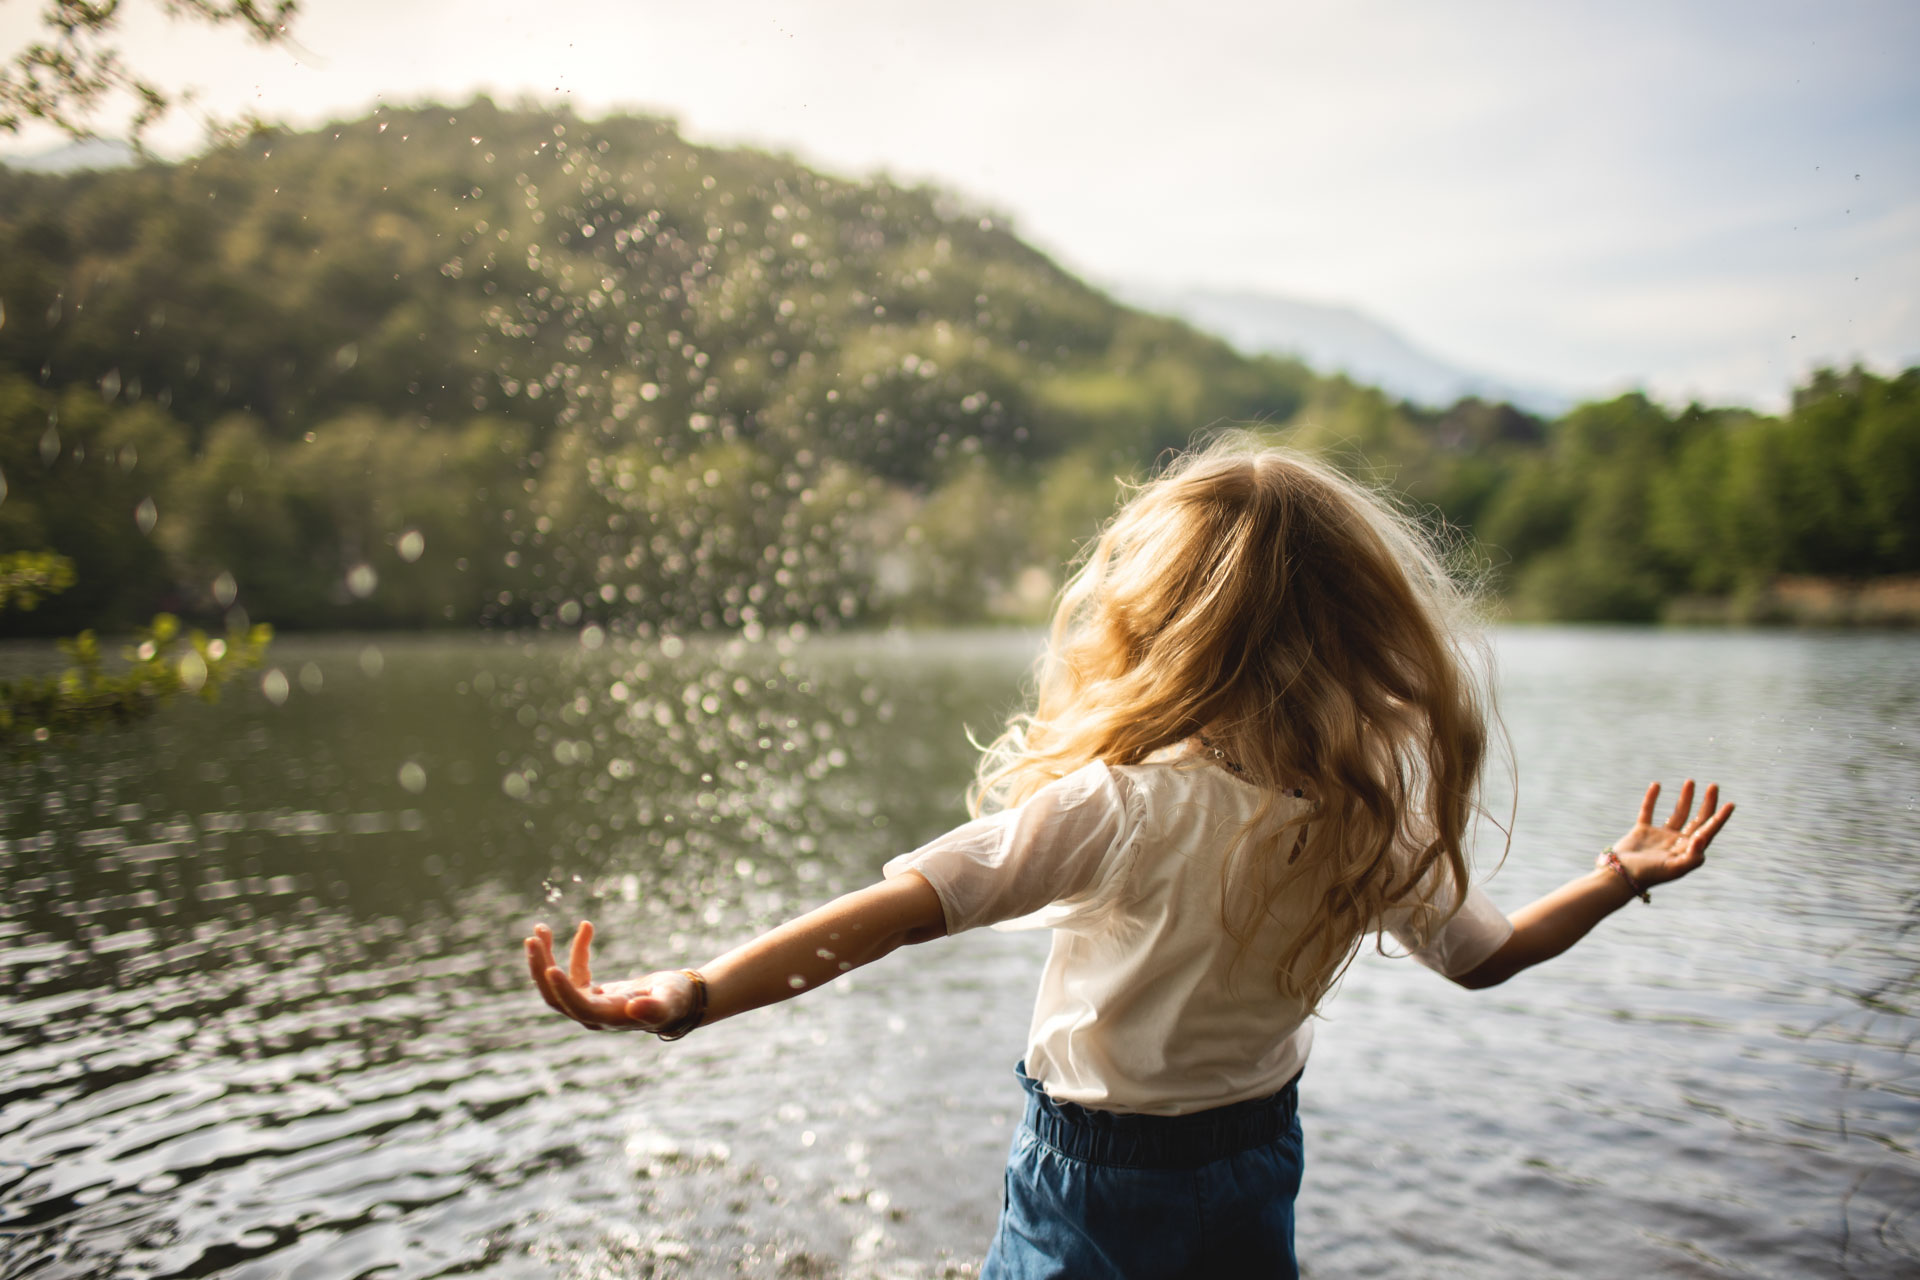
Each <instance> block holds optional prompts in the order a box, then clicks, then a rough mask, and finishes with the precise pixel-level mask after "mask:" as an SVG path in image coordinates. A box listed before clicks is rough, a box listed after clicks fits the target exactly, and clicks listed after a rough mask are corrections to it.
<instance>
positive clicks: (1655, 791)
mask: <svg viewBox="0 0 1920 1280" xmlns="http://www.w3.org/2000/svg"><path fill="white" fill-rule="evenodd" d="M1659 799H1660V784H1659V783H1657V782H1654V783H1649V784H1648V786H1647V795H1646V798H1645V799H1644V800H1642V801H1641V802H1640V823H1639V825H1641V826H1643V827H1650V826H1652V825H1653V806H1654V805H1655V804H1656V803H1657V802H1658V801H1659Z"/></svg>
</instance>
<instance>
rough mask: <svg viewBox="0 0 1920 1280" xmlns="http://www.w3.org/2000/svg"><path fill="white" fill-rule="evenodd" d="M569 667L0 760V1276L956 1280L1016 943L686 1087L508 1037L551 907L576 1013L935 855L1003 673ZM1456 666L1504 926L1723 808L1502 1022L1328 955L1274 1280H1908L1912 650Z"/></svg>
mask: <svg viewBox="0 0 1920 1280" xmlns="http://www.w3.org/2000/svg"><path fill="white" fill-rule="evenodd" d="M588 639H589V645H579V644H574V643H571V642H569V643H566V644H562V643H560V642H557V641H545V642H542V643H539V644H535V645H524V644H521V643H518V642H514V641H508V640H501V639H478V638H453V639H444V638H441V639H431V640H394V639H389V638H379V639H377V640H368V639H328V640H317V641H315V640H283V641H282V642H281V643H280V644H279V645H277V646H276V652H275V661H276V662H278V663H280V664H281V667H282V668H283V669H284V674H285V676H286V684H285V685H284V686H283V687H284V688H285V689H286V690H287V693H286V695H285V696H284V701H283V703H282V705H278V706H276V705H275V704H274V703H273V702H272V701H269V700H268V699H267V698H266V697H265V696H263V695H261V694H260V693H259V692H258V691H256V690H252V689H249V690H241V691H236V693H235V695H233V696H229V698H228V699H227V700H226V701H225V702H224V703H223V704H221V705H220V706H219V707H216V708H211V709H205V708H197V707H195V708H181V709H179V710H178V711H177V712H176V713H174V714H170V715H168V716H165V717H163V718H162V719H161V720H159V721H158V722H155V723H153V724H150V725H146V726H143V727H141V728H140V729H138V730H136V731H135V732H133V733H130V734H127V735H123V736H118V737H110V738H99V739H93V740H88V741H85V742H81V743H78V744H75V745H73V746H71V747H67V748H63V749H62V750H61V751H59V752H58V753H55V754H51V755H47V756H43V757H41V758H40V759H38V760H37V761H33V762H30V763H28V764H26V765H17V766H15V767H12V768H10V769H9V771H8V773H7V776H6V780H5V782H4V784H3V785H0V806H4V813H3V814H0V821H3V823H4V826H3V827H0V841H3V842H4V843H0V886H4V890H5V892H4V894H0V938H4V948H5V949H4V951H3V952H0V965H4V969H5V972H6V978H7V985H6V988H5V994H4V996H0V1055H3V1056H0V1274H4V1275H7V1276H14V1275H28V1274H32V1275H39V1276H56V1275H57V1276H66V1275H74V1276H78V1275H110V1276H206V1275H220V1276H255V1275H258V1276H266V1275H275V1276H279V1275H316V1276H350V1275H362V1274H379V1275H382V1276H429V1275H443V1274H478V1275H489V1276H507V1275H511V1276H568V1277H571V1276H597V1275H695V1276H705V1275H759V1276H836V1275H887V1276H893V1275H902V1276H910V1275H941V1274H968V1273H969V1272H970V1270H971V1266H972V1261H973V1260H974V1259H976V1258H977V1257H978V1254H979V1251H980V1250H981V1249H982V1247H983V1246H984V1244H985V1241H986V1238H987V1235H988V1234H989V1232H990V1231H991V1227H992V1220H993V1215H994V1213H995V1212H996V1210H997V1208H998V1204H999V1165H1000V1160H1001V1154H1002V1152H1003V1150H1004V1145H1005V1142H1006V1139H1007V1135H1008V1132H1009V1128H1010V1125H1011V1123H1012V1120H1013V1116H1014V1113H1015V1110H1016V1107H1017V1101H1018V1094H1017V1090H1016V1089H1015V1087H1014V1086H1013V1083H1012V1080H1011V1076H1010V1074H1009V1066H1010V1064H1011V1062H1012V1060H1013V1058H1014V1057H1015V1056H1016V1055H1017V1053H1018V1050H1019V1044H1020V1039H1021V1035H1022V1033H1023V1031H1024V1027H1025V1021H1026V1012H1027V1005H1028V1001H1029V1000H1030V997H1031V987H1032V982H1033V980H1034V977H1035V975H1036V973H1037V969H1038V964H1039V960H1040V952H1039V950H1038V948H1043V947H1044V940H1043V939H1039V938H1036V937H1034V936H1031V935H998V934H982V935H969V936H968V937H965V938H962V939H958V940H953V941H950V942H944V943H939V944H934V945H932V946H928V947H922V948H917V949H915V950H914V951H912V952H910V953H908V954H905V955H902V956H898V957H895V958H894V959H892V960H890V961H888V962H887V963H886V964H885V965H883V966H881V967H879V968H877V969H875V970H870V971H866V972H863V973H860V974H856V975H853V976H852V977H851V978H850V979H847V980H843V981H842V982H840V983H836V984H835V985H834V986H832V987H829V988H827V989H826V990H824V991H823V992H821V993H818V994H816V995H813V996H810V997H809V998H808V999H806V1000H802V1001H798V1002H795V1003H792V1004H789V1005H785V1006H782V1007H780V1008H777V1009H773V1010H767V1011H763V1012H761V1013H758V1014H755V1015H752V1016H749V1017H747V1018H743V1019H739V1020H736V1021H733V1022H729V1023H724V1024H720V1025H718V1026H715V1027H712V1028H708V1029H704V1030H702V1031H701V1032H699V1033H697V1034H696V1035H695V1036H693V1037H692V1038H690V1039H689V1040H687V1041H686V1042H684V1043H682V1044H679V1045H675V1046H663V1045H658V1044H655V1043H654V1042H653V1041H651V1040H650V1039H646V1038H642V1037H634V1036H613V1035H603V1036H596V1035H592V1034H590V1033H587V1032H585V1031H582V1030H579V1029H577V1028H574V1027H573V1026H572V1025H571V1024H568V1023H565V1022H563V1021H561V1020H560V1019H558V1018H557V1017H555V1016H554V1015H552V1014H550V1013H548V1012H547V1011H546V1010H545V1008H544V1006H541V1005H540V1004H539V1003H538V1001H537V1000H536V999H535V998H534V997H533V996H532V994H531V990H530V988H528V987H527V985H526V983H525V978H524V971H523V969H522V967H521V962H520V959H519V956H518V953H517V951H516V948H515V945H514V944H515V939H516V938H517V937H518V936H519V935H520V934H521V933H522V932H523V931H524V930H525V928H526V926H527V924H528V922H529V921H530V920H531V919H533V918H535V917H536V916H539V917H545V918H549V919H552V920H555V921H562V920H570V919H571V918H573V917H574V916H576V915H579V914H584V913H589V912H590V913H592V914H593V915H594V917H595V918H596V919H597V920H598V921H599V922H600V924H601V927H602V936H603V939H604V946H603V948H602V950H603V952H604V955H603V957H602V964H603V966H604V967H605V968H606V970H607V971H608V972H624V971H630V970H633V969H638V968H642V967H645V966H650V965H654V964H666V963H677V962H685V961H697V960H699V959H703V958H705V957H706V956H708V955H710V954H712V953H714V952H715V951H717V950H719V949H721V948H723V947H725V946H727V945H730V944H731V943H732V942H734V941H737V940H739V938H740V937H741V936H742V935H743V934H744V933H746V932H748V931H749V930H751V929H753V928H755V927H757V926H760V925H763V924H766V923H768V922H771V921H773V920H775V919H777V918H779V917H781V916H783V915H784V914H786V913H788V912H790V911H792V910H794V909H796V908H798V907H800V906H802V905H805V904H808V903H811V902H813V901H815V900H818V899H821V898H824V897H827V896H830V895H831V894H833V893H835V892H837V891H839V890H841V889H844V888H847V887H851V886H853V885H856V884H859V883H862V882H864V881H865V880H867V879H868V878H869V877H871V876H872V875H873V874H874V873H875V872H876V870H877V868H878V866H879V864H880V863H881V862H882V861H883V860H884V859H885V858H887V857H888V856H890V855H891V854H893V853H895V852H898V851H899V850H901V849H904V848H910V847H912V846H913V845H914V844H917V843H918V842H920V841H921V840H923V839H925V838H926V837H927V836H929V835H931V834H933V833H934V832H937V831H939V830H941V829H943V828H944V827H945V826H947V825H950V824H951V823H953V822H955V821H957V820H958V819H959V818H960V817H961V816H962V811H961V806H960V796H961V791H962V788H963V787H964V785H965V781H966V777H967V773H968V769H969V766H970V763H971V754H970V749H969V748H968V745H967V742H966V739H965V736H964V732H963V729H964V727H966V726H971V727H972V728H973V729H974V730H975V731H976V732H979V731H982V730H987V729H990V728H992V727H993V726H994V725H996V724H997V722H998V721H999V719H1000V717H1001V715H1002V714H1003V713H1004V711H1005V710H1006V709H1007V706H1008V705H1009V704H1010V702H1011V701H1012V700H1013V698H1014V697H1015V694H1016V690H1017V685H1018V681H1019V678H1020V673H1021V671H1022V669H1023V667H1024V665H1025V662H1026V660H1027V658H1028V657H1029V655H1030V645H1031V640H1030V639H1029V638H1027V637H1024V636H979V635H927V636H914V637H894V636H876V637H867V638H858V639H842V640H834V641H818V640H815V641H809V642H806V643H794V642H789V641H783V642H781V643H779V644H775V643H773V642H767V643H764V644H761V645H757V646H751V647H748V646H740V645H725V644H717V643H716V644H708V645H702V644H700V643H697V642H687V643H685V644H682V643H680V642H677V641H670V642H667V644H666V645H665V646H664V647H663V646H662V645H660V644H648V645H633V644H630V643H627V642H623V641H619V640H616V639H614V638H611V637H604V636H600V635H590V636H589V638H588ZM589 646H592V647H589ZM1499 650H1500V657H1501V671H1502V681H1501V685H1502V706H1503V710H1504V712H1505V714H1506V717H1507V721H1508V725H1509V727H1510V729H1511V731H1512V734H1513V737H1514V740H1515V748H1516V755H1517V757H1518V759H1519V761H1520V782H1521V803H1520V807H1519V811H1518V818H1517V823H1516V830H1515V838H1514V842H1513V846H1512V851H1511V853H1510V854H1509V856H1508V857H1507V860H1506V862H1505V864H1504V866H1502V867H1501V869H1500V871H1499V872H1498V874H1497V876H1496V877H1495V879H1494V881H1493V884H1492V892H1493V893H1494V896H1495V897H1496V898H1498V899H1499V900H1501V901H1502V902H1503V903H1506V904H1508V905H1517V904H1518V903H1519V902H1522V901H1524V900H1526V899H1527V898H1528V897H1531V896H1532V895H1534V894H1535V893H1537V892H1540V891H1542V890H1544V889H1546V888H1548V887H1550V886H1551V885H1552V884H1554V883H1557V882H1558V881H1559V880H1560V879H1563V878H1565V876H1567V875H1568V874H1571V873H1572V872H1574V871H1576V870H1578V869H1580V868H1581V867H1583V866H1584V865H1585V864H1586V863H1587V862H1589V861H1590V859H1591V857H1592V854H1593V852H1594V851H1595V850H1596V849H1597V848H1598V847H1599V846H1600V845H1601V844H1603V843H1605V841H1606V840H1607V839H1609V838H1610V837H1611V836H1613V835H1614V834H1617V830H1618V828H1619V827H1620V825H1621V821H1622V815H1623V814H1625V813H1627V812H1630V809H1631V805H1632V803H1633V801H1634V799H1635V798H1636V797H1637V792H1638V788H1639V787H1640V785H1642V784H1643V783H1644V781H1645V780H1646V778H1648V777H1652V776H1662V777H1666V778H1669V779H1672V780H1676V781H1677V779H1678V778H1679V777H1680V776H1681V771H1682V770H1685V769H1692V770H1695V771H1696V773H1697V776H1700V777H1702V778H1703V779H1704V778H1707V777H1713V778H1717V779H1719V780H1720V781H1721V782H1722V783H1723V784H1725V785H1726V787H1727V788H1728V790H1729V792H1730V794H1731V795H1732V796H1733V798H1734V799H1736V800H1737V801H1739V803H1740V805H1741V812H1740V815H1739V816H1738V818H1736V820H1735V825H1734V827H1733V828H1731V829H1730V832H1729V835H1728V836H1727V837H1725V838H1724V840H1723V842H1722V844H1723V847H1722V848H1720V849H1717V850H1716V854H1717V856H1716V857H1714V858H1713V859H1712V861H1711V862H1710V864H1709V866H1708V867H1707V868H1706V869H1705V871H1703V872H1702V873H1701V874H1700V876H1699V877H1697V878H1696V879H1695V880H1694V881H1692V882H1690V883H1689V884H1687V885H1684V886H1675V887H1672V888H1669V889H1666V890H1663V891H1657V892H1656V893H1655V895H1654V896H1655V904H1654V905H1653V906H1652V907H1650V908H1647V907H1639V906H1637V905H1636V906H1635V907H1634V908H1633V909H1632V910H1630V911H1628V912H1625V913H1623V914H1622V915H1621V916H1620V917H1619V918H1616V919H1615V920H1613V921H1610V922H1609V923H1608V924H1607V925H1606V926H1604V927H1603V928H1602V930H1601V931H1600V932H1599V933H1598V934H1596V936H1595V937H1594V938H1592V939H1590V940H1589V941H1588V942H1587V943H1585V944H1583V945H1582V947H1581V948H1580V949H1579V951H1577V952H1576V953H1575V954H1574V955H1573V956H1571V957H1569V958H1567V959H1566V960H1564V961H1562V962H1560V963H1559V964H1558V965H1556V966H1554V967H1552V968H1551V969H1549V970H1545V971H1541V972H1539V973H1536V974H1531V975H1527V976H1526V977H1523V978H1521V979H1519V980H1517V981H1515V982H1514V983H1512V984H1510V985H1508V986H1507V987H1504V988H1501V989H1499V990H1497V991H1495V992H1492V993H1482V994H1479V995H1474V994H1471V993H1466V992H1460V991H1456V990H1454V989H1452V988H1451V987H1449V986H1447V985H1446V984H1444V983H1441V982H1439V981H1436V980H1434V979H1433V978H1432V976H1431V975H1429V974H1427V973H1425V972H1424V971H1422V970H1419V969H1417V967H1414V966H1410V965H1407V964H1405V963H1397V962H1393V961H1389V960H1384V959H1379V958H1371V959H1369V960H1368V961H1367V962H1365V963H1363V964H1361V965H1360V966H1358V967H1357V968H1356V970H1355V971H1354V972H1353V973H1352V974H1351V975H1350V976H1349V978H1348V980H1347V982H1346V986H1345V990H1344V991H1343V992H1342V994H1341V996H1340V998H1339V999H1338V1001H1337V1002H1336V1003H1335V1004H1334V1005H1333V1006H1332V1007H1331V1008H1330V1010H1329V1017H1328V1020H1327V1022H1326V1025H1325V1026H1324V1027H1323V1028H1322V1030H1321V1034H1320V1036H1319V1041H1318V1046H1317V1048H1316V1050H1315V1057H1314V1061H1313V1063H1312V1064H1311V1065H1310V1066H1309V1068H1308V1073H1307V1081H1306V1085H1305V1115H1306V1123H1307V1127H1308V1135H1309V1138H1308V1142H1309V1153H1310V1154H1309V1168H1310V1172H1309V1176H1308V1183H1307V1190H1306V1192H1305V1193H1304V1195H1303V1198H1302V1202H1301V1244H1302V1250H1303V1254H1304V1256H1305V1257H1306V1259H1307V1262H1308V1266H1309V1274H1311V1275H1315V1276H1320V1277H1339V1276H1360V1275H1406V1274H1421V1275H1459V1276H1485V1275H1492V1274H1533V1275H1554V1274H1583V1275H1614V1274H1625V1273H1632V1272H1644V1273H1647V1274H1679V1275H1769V1276H1800V1275H1807V1274H1846V1275H1855V1276H1883V1275H1884V1276H1893V1275H1905V1274H1911V1272H1912V1268H1913V1267H1914V1266H1915V1264H1916V1261H1920V1156H1917V1155H1916V1152H1915V1150H1914V1147H1915V1135H1916V1134H1920V1072H1917V1071H1916V1069H1915V1054H1914V1052H1913V1047H1912V1045H1913V1041H1914V1038H1915V1035H1916V1033H1920V1017H1917V1016H1916V1003H1920V990H1917V989H1916V985H1917V984H1916V973H1917V972H1920V942H1917V941H1916V937H1917V934H1916V929H1915V922H1916V920H1920V856H1916V855H1920V833H1917V832H1916V828H1915V804H1916V802H1917V801H1920V768H1916V758H1917V756H1920V751H1917V750H1916V740H1915V736H1914V735H1915V733H1916V731H1920V714H1917V712H1920V707H1917V706H1916V694H1915V693H1914V691H1913V690H1912V688H1911V687H1910V686H1911V671H1912V669H1913V667H1914V665H1915V664H1914V659H1915V657H1916V656H1920V644H1916V643H1915V642H1914V641H1913V640H1910V639H1905V638H1901V637H1886V636H1879V637H1875V636H1808V635H1743V634H1705V633H1700V634H1664V633H1648V632H1634V631H1607V632H1601V631H1560V630H1556V631H1524V632H1510V633H1506V634H1504V635H1503V636H1502V637H1501V640H1500V643H1499ZM280 689H281V687H276V689H275V692H280ZM1497 852H1498V851H1497V850H1493V851H1491V853H1490V855H1489V857H1488V859H1487V860H1488V861H1489V862H1490V861H1491V860H1492V855H1493V854H1497Z"/></svg>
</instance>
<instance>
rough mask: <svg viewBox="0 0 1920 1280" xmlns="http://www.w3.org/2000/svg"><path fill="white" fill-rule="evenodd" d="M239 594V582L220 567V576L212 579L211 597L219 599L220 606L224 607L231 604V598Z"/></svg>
mask: <svg viewBox="0 0 1920 1280" xmlns="http://www.w3.org/2000/svg"><path fill="white" fill-rule="evenodd" d="M239 594H240V584H239V583H237V582H235V581H234V580H233V575H232V574H231V573H228V572H227V571H226V570H225V569H222V570H221V571H220V576H219V577H217V578H215V579H214V580H213V598H214V599H215V600H217V601H219V602H220V607H221V608H222V609H224V608H226V607H227V606H228V605H230V604H232V603H233V598H234V597H235V596H237V595H239Z"/></svg>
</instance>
